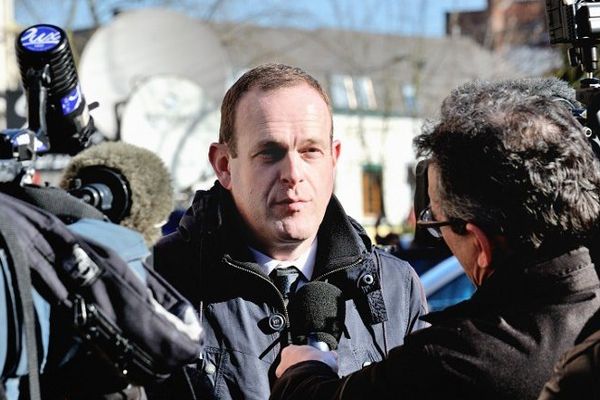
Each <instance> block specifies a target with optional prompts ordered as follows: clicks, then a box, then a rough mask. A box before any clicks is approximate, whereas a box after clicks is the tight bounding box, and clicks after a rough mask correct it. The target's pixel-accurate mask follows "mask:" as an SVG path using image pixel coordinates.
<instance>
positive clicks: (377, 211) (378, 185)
mask: <svg viewBox="0 0 600 400" xmlns="http://www.w3.org/2000/svg"><path fill="white" fill-rule="evenodd" d="M362 189H363V213H364V214H365V215H367V216H373V217H379V216H382V215H385V212H384V209H383V169H382V167H381V165H376V164H367V165H364V166H363V168H362Z"/></svg>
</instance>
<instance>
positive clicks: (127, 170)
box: [60, 142, 174, 246]
mask: <svg viewBox="0 0 600 400" xmlns="http://www.w3.org/2000/svg"><path fill="white" fill-rule="evenodd" d="M94 166H101V167H108V168H111V169H113V170H115V171H117V172H118V173H120V174H121V175H122V176H123V177H124V178H125V180H126V181H127V183H128V184H129V188H130V190H131V209H130V212H129V215H127V216H125V218H123V220H122V221H121V222H120V224H121V225H123V226H126V227H128V228H131V229H134V230H136V231H138V232H140V233H141V234H142V235H144V239H145V240H146V243H147V244H148V246H152V245H153V244H154V243H155V242H156V240H158V238H159V237H160V224H161V222H164V221H165V220H166V219H167V217H168V216H169V213H170V212H171V211H172V210H173V197H174V196H173V186H172V183H171V175H170V174H169V171H168V170H167V168H166V166H165V165H164V163H163V162H162V160H161V159H160V157H158V156H157V155H156V154H155V153H153V152H151V151H149V150H146V149H143V148H141V147H138V146H134V145H131V144H127V143H123V142H103V143H100V144H98V145H95V146H92V147H90V148H88V149H86V150H84V151H82V152H81V153H79V154H78V155H77V156H75V157H73V158H72V159H71V162H70V163H69V165H68V166H67V168H65V170H64V172H63V175H62V178H61V182H60V186H61V187H62V188H63V189H68V188H69V185H70V181H71V180H73V179H76V178H77V176H78V174H79V172H80V171H81V170H82V169H84V168H88V167H94Z"/></svg>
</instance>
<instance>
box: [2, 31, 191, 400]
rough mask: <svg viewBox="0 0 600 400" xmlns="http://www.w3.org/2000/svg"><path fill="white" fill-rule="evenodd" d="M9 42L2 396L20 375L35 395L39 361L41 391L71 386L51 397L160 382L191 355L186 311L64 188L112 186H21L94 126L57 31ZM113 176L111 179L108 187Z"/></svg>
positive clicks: (115, 230)
mask: <svg viewBox="0 0 600 400" xmlns="http://www.w3.org/2000/svg"><path fill="white" fill-rule="evenodd" d="M16 49H17V57H18V62H19V67H20V71H21V77H22V83H23V88H24V90H25V94H26V98H27V102H28V110H29V111H28V128H26V129H7V130H4V131H2V132H0V215H2V218H1V219H0V371H2V374H1V376H0V377H1V380H0V398H3V397H4V396H3V394H5V393H4V392H6V395H7V396H8V398H9V399H12V398H15V397H14V396H15V390H14V387H15V382H17V384H16V385H17V387H18V386H19V385H18V382H19V380H20V377H22V376H24V375H27V374H28V375H29V379H28V382H29V395H30V396H31V398H32V399H33V398H39V397H40V396H39V394H40V393H39V392H40V390H39V385H37V386H38V388H37V389H36V384H37V383H38V379H37V376H38V373H39V371H38V368H40V369H42V368H43V369H44V370H43V371H42V372H43V374H42V375H45V374H46V373H48V376H51V378H48V379H47V382H48V385H47V386H48V387H49V388H50V390H62V389H63V386H61V384H62V385H73V386H74V387H75V386H76V388H75V389H72V388H69V391H68V392H66V393H62V392H61V393H60V395H63V396H65V395H66V394H68V396H67V397H69V398H71V397H73V396H75V397H77V396H79V397H82V398H88V396H89V395H91V394H100V393H110V391H111V390H113V391H117V390H119V388H121V387H122V386H123V385H124V384H125V385H126V384H128V383H134V384H139V385H144V384H146V383H152V382H154V381H156V380H159V379H164V378H166V377H167V376H169V374H170V373H172V372H173V371H175V370H176V369H177V368H179V367H181V366H183V365H185V364H187V363H189V362H192V361H194V360H195V359H196V358H197V357H198V356H199V355H200V351H201V339H202V335H201V334H202V330H201V326H200V323H199V321H198V319H197V317H196V315H195V312H194V308H193V307H192V306H191V304H189V302H187V301H186V300H185V299H184V298H183V297H182V296H181V295H180V294H179V293H177V292H176V291H175V290H174V289H173V288H172V287H171V286H170V285H169V284H168V283H167V282H165V281H164V280H163V279H162V278H161V277H160V276H158V275H157V274H156V273H155V272H154V271H152V270H151V269H148V268H145V266H144V264H143V259H144V258H145V257H146V256H147V255H149V251H148V248H147V247H146V245H145V244H144V239H143V237H142V236H141V235H140V234H139V233H138V232H134V231H132V230H130V229H127V228H125V227H122V226H119V225H115V224H113V223H110V222H108V221H107V220H106V217H105V215H104V214H102V213H105V214H106V213H108V212H109V211H110V210H109V209H107V207H106V204H104V205H103V204H102V202H99V203H98V204H92V205H88V204H86V203H84V202H82V201H80V200H79V199H77V198H76V197H74V196H73V195H75V196H77V195H78V194H79V196H77V197H81V198H82V199H84V200H85V199H88V202H89V203H92V201H90V200H89V199H92V200H93V199H94V198H96V199H98V198H100V199H101V200H102V199H103V198H109V197H112V198H113V199H114V198H115V197H118V196H114V194H115V193H116V192H114V191H111V193H109V194H111V196H107V195H106V193H101V194H100V195H98V196H94V192H93V190H96V189H98V187H100V189H102V190H104V189H106V188H102V187H101V184H102V182H100V185H96V186H92V184H95V183H96V182H91V183H89V182H87V181H86V182H84V184H83V185H80V186H79V187H76V188H74V189H75V190H74V191H73V192H72V193H71V194H69V193H67V192H65V191H63V190H61V189H58V188H41V187H35V186H32V185H30V183H31V181H32V179H31V178H32V176H33V172H34V170H33V167H34V162H35V160H36V158H37V157H38V155H42V154H48V153H68V154H71V155H75V154H77V153H78V152H80V151H81V150H83V149H85V148H86V147H88V146H90V144H91V138H92V135H93V133H94V131H95V129H94V124H93V119H92V118H91V116H90V115H89V111H90V107H88V105H87V103H86V101H85V99H84V96H83V94H82V92H81V87H80V84H79V80H78V77H77V71H76V69H75V63H74V61H73V56H72V54H71V49H70V46H69V42H68V39H67V36H66V34H65V32H64V31H63V30H62V29H60V28H58V27H56V26H53V25H46V24H41V25H35V26H32V27H29V28H27V29H25V30H24V31H23V32H22V33H21V34H20V35H19V36H18V38H17V42H16ZM95 178H96V175H94V177H93V178H90V179H91V181H94V179H95ZM119 179H120V177H119V176H113V175H111V176H110V180H111V182H112V181H115V182H116V183H115V185H114V186H115V187H118V186H119V185H120V184H121V182H119ZM88 183H89V184H88ZM85 185H88V186H89V187H88V186H85ZM105 186H106V185H105ZM111 186H113V185H111ZM122 186H125V184H123V185H122ZM92 189H93V190H92ZM108 189H111V188H108ZM124 189H127V188H126V187H124ZM90 193H91V194H90ZM38 200H39V201H38ZM127 201H130V200H127ZM124 202H125V200H124ZM57 210H60V211H57ZM100 211H101V212H102V213H101V212H100ZM111 220H112V218H111ZM29 292H31V293H29ZM32 297H33V300H32ZM2 311H4V312H2ZM34 311H35V312H34ZM33 320H34V321H33ZM23 338H26V339H27V340H25V341H23V340H22V339H23ZM36 342H37V343H36ZM38 353H39V355H41V356H42V357H41V359H40V360H38V359H37V358H36V355H37V354H38ZM32 357H33V358H32ZM25 361H26V362H25ZM65 371H68V372H67V373H65ZM86 373H88V374H87V375H86ZM90 375H91V376H90ZM100 375H102V376H100ZM99 382H101V383H99ZM104 384H106V387H98V385H104ZM20 386H21V387H20V388H19V390H21V391H22V390H25V391H26V390H27V388H26V387H25V388H24V387H22V386H23V385H20ZM41 386H42V387H43V386H44V385H43V380H42V385H41ZM4 389H5V390H4ZM96 389H97V390H98V391H99V392H98V391H95V390H96ZM65 390H66V389H65ZM36 394H37V395H36ZM46 394H47V393H44V395H46ZM55 394H56V393H52V394H51V395H50V397H52V395H55ZM11 396H12V397H11Z"/></svg>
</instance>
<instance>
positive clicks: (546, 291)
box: [423, 247, 600, 323]
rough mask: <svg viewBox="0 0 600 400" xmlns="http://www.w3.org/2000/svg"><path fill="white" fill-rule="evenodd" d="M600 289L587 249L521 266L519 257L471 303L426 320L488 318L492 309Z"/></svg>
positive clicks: (498, 271)
mask: <svg viewBox="0 0 600 400" xmlns="http://www.w3.org/2000/svg"><path fill="white" fill-rule="evenodd" d="M511 261H512V262H511ZM599 285H600V282H599V281H598V275H597V273H596V270H595V268H594V264H593V263H592V260H591V258H590V254H589V251H588V249H587V248H586V247H579V248H577V249H574V250H570V251H567V252H565V253H563V254H561V255H559V256H557V257H554V258H551V259H547V260H543V261H540V262H537V263H530V264H527V265H522V264H521V265H519V263H518V262H517V260H516V257H511V258H510V259H507V260H506V261H505V262H503V263H502V265H498V266H497V267H496V268H495V272H494V274H493V275H491V276H490V277H489V278H488V279H486V280H485V282H484V283H483V285H482V286H481V287H480V288H479V289H477V291H476V292H475V293H474V294H473V296H472V297H471V299H469V300H466V301H463V302H462V303H459V304H457V305H455V306H452V307H448V308H447V309H445V310H443V311H439V312H433V313H430V314H428V315H426V316H425V317H424V318H423V319H424V320H426V321H427V322H432V323H434V322H435V321H439V320H443V319H446V318H448V317H452V316H460V315H465V314H467V313H468V314H476V313H483V314H485V313H487V312H489V310H490V309H494V308H497V307H499V306H500V307H501V306H506V305H510V304H516V305H523V304H525V303H528V302H532V301H536V302H548V301H557V300H561V299H565V298H567V297H568V296H571V295H574V294H577V293H578V292H581V291H584V290H587V289H590V288H597V287H598V286H599Z"/></svg>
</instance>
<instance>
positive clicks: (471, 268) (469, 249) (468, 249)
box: [427, 163, 477, 283]
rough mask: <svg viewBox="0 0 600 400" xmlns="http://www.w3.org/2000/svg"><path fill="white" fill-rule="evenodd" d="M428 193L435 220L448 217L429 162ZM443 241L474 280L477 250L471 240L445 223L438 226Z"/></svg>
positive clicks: (436, 170) (432, 166)
mask: <svg viewBox="0 0 600 400" xmlns="http://www.w3.org/2000/svg"><path fill="white" fill-rule="evenodd" d="M427 178H428V182H429V183H428V185H429V186H428V194H429V201H430V205H431V212H432V213H433V217H434V218H435V220H436V221H446V220H447V219H448V217H447V216H446V215H445V214H444V212H443V211H442V209H441V207H440V195H439V193H438V180H439V172H438V169H437V166H436V165H435V164H434V163H430V164H429V167H428V168H427ZM440 229H441V231H442V236H443V238H444V241H445V242H446V244H447V245H448V247H449V248H450V251H452V254H454V256H456V258H457V259H458V261H459V262H460V264H461V265H462V267H463V269H464V270H465V273H466V274H467V276H468V277H469V279H471V281H472V282H474V283H475V282H476V279H475V277H474V273H475V270H476V265H477V251H476V248H475V247H473V244H472V241H471V240H469V238H470V237H469V236H467V235H459V234H457V233H455V232H454V231H453V230H452V227H450V226H448V225H446V226H442V227H440Z"/></svg>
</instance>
